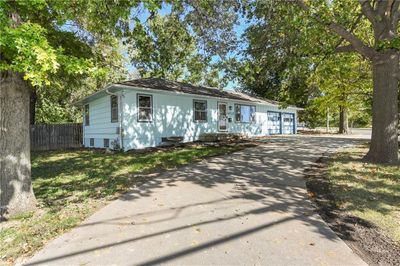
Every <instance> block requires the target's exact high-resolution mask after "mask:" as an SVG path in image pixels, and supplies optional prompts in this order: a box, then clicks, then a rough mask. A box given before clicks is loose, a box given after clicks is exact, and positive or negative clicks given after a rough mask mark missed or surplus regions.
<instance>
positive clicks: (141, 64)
mask: <svg viewBox="0 0 400 266" xmlns="http://www.w3.org/2000/svg"><path fill="white" fill-rule="evenodd" d="M179 17H180V16H179V14H176V13H174V12H173V13H171V14H168V15H164V16H162V15H159V14H153V15H151V16H150V17H149V18H148V19H147V20H146V23H141V22H140V21H137V22H136V25H135V27H134V29H133V30H132V33H131V38H128V39H127V41H126V42H127V43H128V44H129V48H130V49H129V50H130V58H131V62H132V63H133V65H134V66H135V67H136V68H137V70H138V71H139V73H140V75H141V76H142V77H145V78H146V77H152V78H163V79H168V80H179V81H186V82H189V83H192V84H201V85H209V86H218V85H219V76H218V65H217V64H212V63H211V57H210V56H207V55H206V54H204V53H203V54H200V53H199V52H198V50H197V41H196V38H195V36H194V35H193V34H191V33H190V32H189V29H188V28H187V25H186V23H184V21H182V20H181V19H180V18H179Z"/></svg>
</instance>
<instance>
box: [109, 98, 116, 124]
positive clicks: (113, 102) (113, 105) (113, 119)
mask: <svg viewBox="0 0 400 266" xmlns="http://www.w3.org/2000/svg"><path fill="white" fill-rule="evenodd" d="M110 99H111V123H114V122H118V96H116V95H111V97H110Z"/></svg>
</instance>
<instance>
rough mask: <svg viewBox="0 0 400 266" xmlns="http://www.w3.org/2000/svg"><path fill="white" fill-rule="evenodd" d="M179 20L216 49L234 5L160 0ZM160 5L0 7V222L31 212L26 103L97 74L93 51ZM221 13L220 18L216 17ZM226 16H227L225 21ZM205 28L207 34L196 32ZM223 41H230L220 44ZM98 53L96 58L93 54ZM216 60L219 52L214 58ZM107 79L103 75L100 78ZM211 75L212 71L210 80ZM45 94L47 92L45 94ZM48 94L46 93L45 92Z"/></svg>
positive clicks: (91, 2)
mask: <svg viewBox="0 0 400 266" xmlns="http://www.w3.org/2000/svg"><path fill="white" fill-rule="evenodd" d="M165 2H167V3H168V4H169V5H171V6H172V10H174V12H177V13H178V14H180V16H184V17H185V25H187V27H189V26H190V28H191V30H192V31H193V32H194V33H196V34H197V35H198V36H201V37H203V38H199V40H200V39H202V40H204V42H203V43H204V50H205V51H211V50H212V48H215V47H220V50H221V51H222V50H223V49H224V46H223V45H221V44H225V43H229V42H227V41H223V42H216V40H219V39H220V37H221V36H219V35H218V34H215V32H218V31H219V30H220V29H221V32H223V33H224V34H225V33H226V34H227V35H226V36H227V37H228V36H232V35H229V34H228V33H229V32H231V31H232V29H233V25H234V23H233V21H234V20H235V18H236V17H235V15H234V13H233V12H231V9H232V8H235V5H232V3H234V2H235V1H234V0H232V1H225V0H212V1H207V2H203V1H191V0H187V1H184V2H183V1H165ZM163 3H164V1H161V0H143V1H125V0H115V1H112V2H110V1H105V0H104V1H97V0H86V1H78V2H74V3H70V2H69V1H59V0H35V1H13V0H6V1H0V74H1V75H0V77H1V80H0V81H1V83H0V139H1V142H0V181H1V184H0V200H1V201H0V216H1V218H3V217H5V216H12V215H14V214H17V213H19V212H23V211H26V210H30V209H32V207H33V206H34V205H35V198H34V195H33V192H32V186H31V179H30V147H29V146H30V145H29V144H30V141H29V105H30V102H29V96H30V95H31V94H32V91H33V90H34V91H36V93H37V92H38V88H53V85H54V84H57V83H59V84H61V83H63V82H65V83H64V84H66V83H68V84H69V82H70V80H69V79H70V78H74V79H76V80H82V79H83V80H84V79H87V78H93V79H92V81H91V82H94V83H96V82H97V78H98V77H101V76H103V77H104V75H107V74H105V70H104V66H103V65H102V64H101V63H102V62H103V61H102V60H99V58H98V55H99V54H98V53H96V51H95V49H94V47H95V46H96V45H97V44H101V43H104V44H106V45H110V46H113V44H114V42H115V40H116V39H117V40H118V39H120V38H123V37H125V38H126V37H128V33H129V31H130V30H129V29H130V27H131V25H132V21H133V20H135V21H137V17H135V13H134V12H133V10H143V9H145V10H147V11H149V12H150V13H155V12H158V11H159V10H160V9H161V8H162V5H163ZM222 11H226V12H222ZM232 14H233V15H232ZM204 25H209V26H210V27H209V30H204V29H205V28H204V27H203V26H204ZM227 39H229V40H230V38H227ZM100 52H101V51H100ZM221 54H223V52H221ZM106 72H107V71H106ZM214 75H215V71H213V76H214ZM47 92H49V91H47ZM49 93H50V92H49Z"/></svg>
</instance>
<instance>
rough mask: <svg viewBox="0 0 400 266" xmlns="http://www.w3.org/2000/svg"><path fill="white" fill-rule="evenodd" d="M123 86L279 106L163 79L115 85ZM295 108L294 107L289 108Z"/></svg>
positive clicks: (210, 88) (233, 93)
mask: <svg viewBox="0 0 400 266" xmlns="http://www.w3.org/2000/svg"><path fill="white" fill-rule="evenodd" d="M116 84H119V85H124V86H132V87H138V88H147V89H155V90H165V91H173V92H181V93H190V94H198V95H204V96H211V97H219V98H228V99H233V100H241V101H247V102H248V101H250V102H257V103H264V104H271V105H280V103H279V102H277V101H272V100H269V99H264V98H260V97H254V96H250V95H247V94H244V93H240V92H228V91H224V90H221V89H218V88H212V87H206V86H195V85H192V84H188V83H183V82H177V81H169V80H164V79H154V78H147V79H134V80H128V81H124V82H119V83H116ZM291 107H295V106H291Z"/></svg>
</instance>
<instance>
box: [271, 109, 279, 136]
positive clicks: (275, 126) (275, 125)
mask: <svg viewBox="0 0 400 266" xmlns="http://www.w3.org/2000/svg"><path fill="white" fill-rule="evenodd" d="M268 133H269V134H270V135H274V134H281V113H279V112H268Z"/></svg>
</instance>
